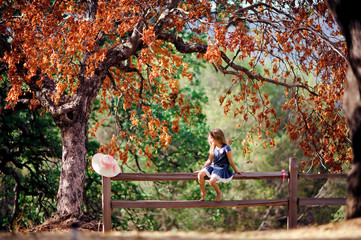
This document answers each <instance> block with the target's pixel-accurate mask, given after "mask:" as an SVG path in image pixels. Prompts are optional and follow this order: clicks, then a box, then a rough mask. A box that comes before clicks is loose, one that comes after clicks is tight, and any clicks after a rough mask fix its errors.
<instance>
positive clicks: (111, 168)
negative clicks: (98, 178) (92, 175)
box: [92, 153, 120, 177]
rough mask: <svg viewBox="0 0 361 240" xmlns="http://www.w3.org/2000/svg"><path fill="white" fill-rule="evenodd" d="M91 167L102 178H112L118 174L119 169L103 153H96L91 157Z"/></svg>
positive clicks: (114, 162) (110, 158) (109, 157)
mask: <svg viewBox="0 0 361 240" xmlns="http://www.w3.org/2000/svg"><path fill="white" fill-rule="evenodd" d="M92 167H93V169H94V171H95V172H96V173H99V174H100V175H102V176H104V177H114V176H116V175H118V174H119V173H120V168H119V166H118V164H117V162H116V161H115V159H114V158H113V157H112V156H110V155H105V154H103V153H97V154H95V155H94V156H93V158H92Z"/></svg>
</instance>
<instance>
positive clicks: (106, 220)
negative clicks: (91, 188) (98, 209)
mask: <svg viewBox="0 0 361 240" xmlns="http://www.w3.org/2000/svg"><path fill="white" fill-rule="evenodd" d="M110 182H111V181H110V178H108V177H104V176H103V177H102V210H103V232H109V231H111V230H112V218H111V214H112V212H111V211H112V210H111V206H110V195H111V189H110Z"/></svg>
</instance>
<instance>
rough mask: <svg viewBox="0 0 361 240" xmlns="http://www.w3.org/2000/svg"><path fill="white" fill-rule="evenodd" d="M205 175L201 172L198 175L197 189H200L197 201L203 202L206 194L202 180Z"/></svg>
mask: <svg viewBox="0 0 361 240" xmlns="http://www.w3.org/2000/svg"><path fill="white" fill-rule="evenodd" d="M206 175H207V174H206V173H205V172H204V171H203V170H201V171H200V172H199V173H198V183H199V187H200V188H201V199H199V201H204V198H205V196H206V194H207V191H206V183H205V180H204V177H205V176H206Z"/></svg>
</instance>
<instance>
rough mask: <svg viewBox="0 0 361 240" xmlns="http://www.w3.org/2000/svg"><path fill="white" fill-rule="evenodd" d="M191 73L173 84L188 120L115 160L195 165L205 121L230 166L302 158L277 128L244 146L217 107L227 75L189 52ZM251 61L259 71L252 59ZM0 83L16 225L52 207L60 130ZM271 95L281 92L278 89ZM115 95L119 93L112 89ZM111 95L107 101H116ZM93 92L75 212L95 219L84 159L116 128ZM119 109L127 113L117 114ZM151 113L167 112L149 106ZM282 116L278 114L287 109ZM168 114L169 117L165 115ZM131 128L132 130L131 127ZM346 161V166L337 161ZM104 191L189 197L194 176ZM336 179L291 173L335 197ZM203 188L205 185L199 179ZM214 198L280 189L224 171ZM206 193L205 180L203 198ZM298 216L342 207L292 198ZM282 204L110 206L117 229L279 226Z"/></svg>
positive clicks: (305, 220)
mask: <svg viewBox="0 0 361 240" xmlns="http://www.w3.org/2000/svg"><path fill="white" fill-rule="evenodd" d="M195 63H196V64H195V65H194V66H195V67H194V71H195V74H196V77H195V79H196V80H194V81H192V82H189V81H188V80H187V79H181V89H182V92H183V93H185V94H186V95H187V96H188V97H190V98H191V99H192V100H193V103H194V104H198V105H199V106H200V107H201V108H200V110H199V112H197V113H196V112H194V113H193V114H192V115H191V117H190V119H189V122H188V123H186V122H182V123H180V124H179V127H180V129H179V133H177V134H175V133H174V134H172V135H171V136H172V141H171V143H170V145H169V146H168V148H167V149H166V150H165V151H163V150H162V149H161V148H159V149H158V151H159V152H158V154H155V155H154V156H153V158H152V159H153V160H154V161H153V164H152V165H150V164H149V162H148V159H147V158H146V157H141V156H138V155H137V154H133V155H132V159H131V160H130V161H128V162H127V163H126V164H124V165H123V164H122V165H121V166H122V170H123V171H124V172H195V171H196V170H198V169H200V168H201V167H202V166H203V164H204V162H205V160H206V158H207V157H208V156H207V154H208V142H207V135H208V131H209V130H210V129H213V128H216V127H219V128H221V129H222V130H223V131H224V132H225V135H226V136H227V138H228V139H230V140H232V141H233V143H232V152H233V156H234V160H235V162H236V165H237V166H238V168H240V169H241V170H242V171H254V172H257V171H281V170H283V169H285V170H286V171H287V169H288V159H289V158H290V157H297V158H298V159H299V161H300V163H301V164H303V166H306V165H305V162H304V160H305V159H307V158H306V157H305V156H304V155H303V152H302V151H301V149H300V148H299V142H297V141H290V139H289V136H288V134H287V133H286V132H285V131H279V133H278V134H277V136H275V146H274V147H268V148H264V147H263V145H262V144H259V143H258V142H252V143H251V142H248V141H247V142H246V146H247V147H248V148H249V150H251V151H250V152H244V151H243V150H244V145H245V139H247V137H248V136H247V128H249V127H251V126H252V124H253V123H252V122H250V123H248V124H249V125H247V124H245V125H244V126H243V127H242V128H240V127H239V126H238V127H237V125H238V122H237V121H236V119H234V118H232V117H227V116H225V115H224V112H223V111H224V108H223V106H220V103H219V97H221V95H222V94H223V93H224V92H226V91H227V89H228V88H229V84H230V83H231V79H230V78H229V77H227V76H224V75H223V74H220V73H217V72H215V71H214V69H213V68H212V67H211V66H209V65H208V66H207V65H206V64H205V63H202V62H197V61H195ZM259 71H262V70H261V69H259ZM2 84H3V86H2V87H1V107H2V109H3V111H2V114H1V115H0V120H1V122H0V127H1V133H2V134H1V143H2V144H1V149H0V150H1V152H2V153H3V154H5V155H6V153H7V152H9V151H8V150H9V149H11V152H10V153H11V155H7V156H6V157H8V158H9V162H11V164H9V163H8V164H7V166H2V171H3V172H4V173H5V174H3V175H1V177H0V178H1V179H0V180H1V189H0V190H1V192H0V206H1V208H0V209H1V210H0V211H1V216H2V218H1V220H0V221H1V224H0V226H1V230H2V231H8V230H15V231H17V230H24V229H31V228H32V227H34V226H36V225H39V224H41V223H43V222H44V221H45V220H46V219H48V218H50V217H51V216H52V215H53V214H54V213H55V212H56V194H57V189H58V184H59V174H60V164H59V163H60V158H61V137H60V132H59V130H58V128H57V127H56V125H55V124H54V123H53V122H52V120H51V118H50V116H49V115H48V114H47V113H45V114H44V113H43V112H42V110H40V109H38V110H35V111H33V110H29V109H23V110H21V111H16V112H12V111H9V110H8V111H5V110H4V106H5V101H4V99H5V97H6V90H7V88H8V87H9V86H6V82H5V81H4V82H3V83H2ZM268 92H270V96H272V97H271V99H270V100H271V101H272V105H273V106H277V107H278V108H281V106H282V104H283V102H284V100H283V99H281V98H282V97H281V96H282V95H284V94H283V89H282V88H279V87H277V86H270V87H269V89H268ZM280 97H281V98H280ZM118 100H119V99H118ZM116 101H117V99H114V102H113V104H114V106H115V105H118V104H119V103H118V102H116ZM99 104H100V101H99V99H98V100H97V101H96V102H95V107H94V113H93V115H92V124H93V123H97V122H98V121H101V122H102V125H101V126H100V127H99V129H97V131H96V133H95V134H93V137H90V138H89V142H88V168H87V173H86V176H87V177H86V183H85V193H86V194H85V200H84V205H83V211H84V214H85V215H87V216H89V217H90V219H92V220H95V221H101V176H100V175H98V174H97V173H95V172H94V171H93V170H92V168H91V164H90V161H91V157H92V155H94V154H95V152H96V151H97V150H98V148H99V147H100V145H101V144H104V143H107V142H110V141H111V139H112V138H113V137H114V133H115V132H117V131H116V129H117V128H119V126H118V125H117V123H116V122H115V120H114V119H115V118H114V117H113V116H107V114H98V113H96V110H97V108H99ZM122 114H125V116H123V117H124V118H123V119H124V121H128V122H127V123H123V124H128V125H131V123H130V121H131V120H130V115H129V112H127V111H125V112H123V113H122ZM127 114H128V115H127ZM157 114H158V115H159V116H161V119H165V120H166V119H168V118H169V117H171V116H172V114H171V113H169V112H167V111H162V109H161V108H160V109H159V112H158V113H157ZM284 114H285V116H284V117H285V122H286V120H287V112H285V113H284ZM168 120H169V119H168ZM138 134H139V132H138ZM344 168H345V169H344V171H347V168H348V166H347V165H346V166H344ZM302 171H304V172H312V173H317V172H327V171H328V169H327V168H326V167H325V166H322V165H318V167H316V168H313V167H312V166H309V165H307V168H306V169H302ZM112 184H113V186H112V190H113V195H114V197H115V198H116V199H134V200H135V199H137V200H140V199H143V200H144V199H163V200H165V199H173V200H175V199H183V200H184V199H187V200H191V199H193V200H194V199H198V198H199V196H200V191H199V187H198V183H197V182H179V183H177V184H174V183H167V182H154V183H148V182H146V183H140V182H138V183H137V182H113V183H112ZM345 184H346V183H345V180H340V179H333V180H319V179H317V180H310V179H307V180H300V185H299V192H298V194H299V196H302V197H325V196H326V197H345V196H346V188H345ZM207 187H208V188H209V186H207ZM221 189H222V192H223V193H224V199H227V200H231V199H244V200H246V199H272V198H273V199H277V198H284V197H286V196H287V183H284V182H282V181H277V180H255V181H232V182H231V183H230V184H221ZM214 198H215V193H214V191H212V189H209V194H208V196H207V199H208V200H212V199H214ZM299 208H300V209H299V213H300V216H299V221H298V224H299V225H301V226H302V225H304V226H306V225H310V224H324V223H328V222H333V221H340V220H343V219H344V211H345V208H344V206H343V207H337V206H333V207H325V206H323V207H299ZM286 216H287V208H286V207H252V208H219V209H181V210H167V209H158V210H157V209H155V210H152V209H122V210H119V209H118V210H114V213H113V216H112V218H113V223H114V226H115V229H117V230H155V231H159V230H174V229H177V230H183V231H187V230H211V231H213V230H216V231H237V230H257V229H274V228H285V227H286V224H287V217H286Z"/></svg>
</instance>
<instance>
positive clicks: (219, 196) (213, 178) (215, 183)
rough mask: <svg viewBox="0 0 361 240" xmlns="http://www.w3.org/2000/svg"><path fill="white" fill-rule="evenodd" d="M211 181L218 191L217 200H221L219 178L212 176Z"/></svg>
mask: <svg viewBox="0 0 361 240" xmlns="http://www.w3.org/2000/svg"><path fill="white" fill-rule="evenodd" d="M209 183H210V184H211V186H212V187H213V188H214V190H215V191H216V193H217V197H216V200H215V201H216V202H220V201H222V192H221V190H220V189H219V186H218V184H217V178H215V177H212V178H211V179H210V180H209Z"/></svg>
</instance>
